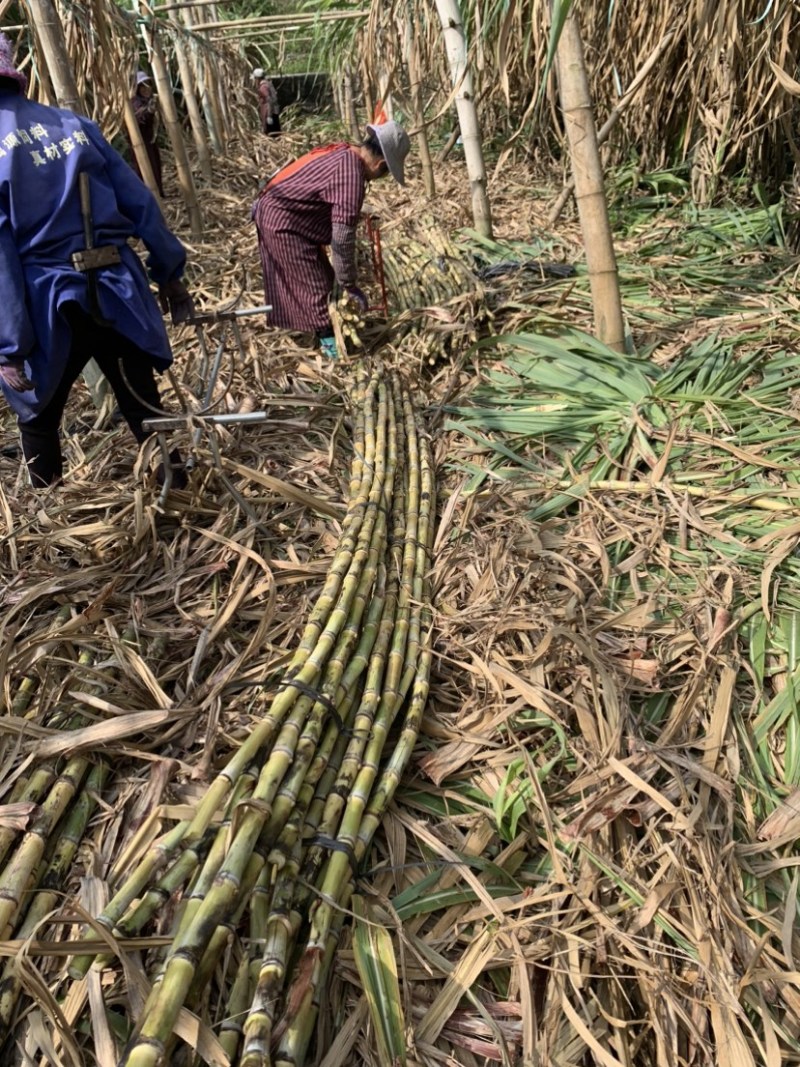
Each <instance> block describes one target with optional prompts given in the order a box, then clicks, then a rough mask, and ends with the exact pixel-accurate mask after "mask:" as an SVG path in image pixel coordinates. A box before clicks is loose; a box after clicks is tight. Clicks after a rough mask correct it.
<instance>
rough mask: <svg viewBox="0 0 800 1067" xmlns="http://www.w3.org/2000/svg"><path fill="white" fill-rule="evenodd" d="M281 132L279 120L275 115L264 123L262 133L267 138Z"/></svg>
mask: <svg viewBox="0 0 800 1067" xmlns="http://www.w3.org/2000/svg"><path fill="white" fill-rule="evenodd" d="M280 132H281V120H280V118H279V117H278V116H277V115H271V116H270V117H269V118H268V119H267V121H266V122H265V123H264V133H266V134H267V135H268V136H269V137H275V136H277V134H279V133H280Z"/></svg>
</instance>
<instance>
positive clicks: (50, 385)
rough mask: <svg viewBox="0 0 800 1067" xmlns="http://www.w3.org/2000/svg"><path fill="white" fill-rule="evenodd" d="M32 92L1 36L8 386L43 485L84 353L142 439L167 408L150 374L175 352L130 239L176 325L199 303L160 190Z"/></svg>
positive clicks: (0, 335)
mask: <svg viewBox="0 0 800 1067" xmlns="http://www.w3.org/2000/svg"><path fill="white" fill-rule="evenodd" d="M25 85H26V80H25V76H24V75H23V74H21V73H19V72H18V71H16V70H15V69H14V66H13V64H12V61H11V48H10V44H9V42H8V40H7V39H6V38H5V37H4V36H3V35H2V34H0V388H2V392H3V395H4V396H5V398H6V400H7V401H8V403H9V405H10V406H11V408H12V410H13V411H14V412H15V413H16V415H17V421H18V424H19V429H20V435H21V438H22V451H23V454H24V456H25V461H26V463H27V466H28V471H29V472H30V476H31V481H32V483H33V485H34V486H36V487H43V486H46V485H50V484H52V483H54V482H57V481H58V480H59V479H60V478H61V473H62V455H61V444H60V433H59V431H60V424H61V417H62V414H63V411H64V406H65V404H66V402H67V397H68V396H69V392H70V389H71V388H72V385H73V384H74V382H75V381H76V380H77V378H78V377H79V375H80V373H81V371H82V370H83V369H84V367H85V366H86V364H87V363H88V362H89V360H90V359H92V358H94V359H95V360H96V362H97V363H98V365H99V366H100V369H101V370H102V371H103V373H104V374H105V376H106V378H107V379H108V381H109V383H110V384H111V388H112V389H113V391H114V394H115V396H116V398H117V403H118V404H119V408H120V411H121V412H122V415H123V416H124V417H125V419H126V421H127V423H128V426H129V427H130V429H131V431H132V433H133V435H134V437H135V438H136V440H137V441H139V442H140V443H141V442H142V441H143V440H144V439H145V437H146V436H147V435H146V434H145V432H144V430H143V427H142V423H143V421H144V420H145V419H146V418H148V417H150V415H151V414H152V411H151V409H155V410H156V411H159V410H161V402H160V399H159V394H158V389H157V387H156V383H155V377H154V373H153V372H154V369H156V370H159V371H163V370H165V369H166V368H167V367H168V366H169V365H170V363H171V362H172V352H171V350H170V345H169V340H168V338H167V333H166V329H165V327H164V322H163V320H162V318H161V315H160V314H159V309H158V305H157V304H156V301H155V299H154V297H153V294H152V293H151V291H150V287H149V284H148V280H147V275H146V273H145V270H144V267H143V266H142V263H141V261H140V260H139V257H138V256H137V254H136V253H135V252H134V251H133V249H132V248H130V247H129V246H128V243H127V241H128V238H130V237H140V238H141V239H142V240H143V241H144V244H145V245H146V247H147V249H148V250H149V253H150V255H149V258H148V268H149V271H150V275H151V277H152V278H153V280H154V281H155V282H156V283H157V284H158V287H159V295H160V298H161V303H162V308H163V309H164V310H165V311H167V310H171V312H172V319H173V322H180V321H185V320H186V319H188V318H190V317H191V315H192V313H193V305H192V300H191V297H190V296H189V294H188V292H187V290H186V288H185V286H184V285H183V282H182V281H181V280H180V279H181V275H182V274H183V269H184V264H185V261H186V254H185V251H184V248H183V246H182V245H181V243H180V241H178V239H177V238H176V237H174V236H173V235H172V233H170V231H169V230H168V228H167V225H166V223H165V222H164V219H163V217H162V215H161V211H160V209H159V207H158V204H157V202H156V200H155V198H154V197H153V195H152V194H151V193H150V192H149V190H148V189H147V188H146V186H145V185H144V184H143V183H142V182H141V181H140V180H139V178H137V177H136V175H135V174H134V173H133V171H132V170H131V169H130V167H129V166H128V164H127V163H126V162H125V160H124V159H123V158H122V156H120V155H119V154H118V153H117V152H115V151H114V149H113V148H111V146H110V145H109V144H108V142H107V141H106V140H105V139H104V138H103V136H102V134H101V133H100V130H99V129H98V128H97V126H96V125H95V124H94V123H93V122H91V121H90V120H89V119H86V118H84V117H82V116H80V115H75V114H73V113H72V112H71V111H65V110H61V109H56V108H51V107H46V106H44V105H43V104H37V103H35V102H34V101H32V100H27V99H26V98H25V96H24V89H25ZM178 473H179V478H178V481H176V482H175V483H174V484H180V483H181V482H182V481H183V479H182V478H181V477H180V475H181V474H182V472H178Z"/></svg>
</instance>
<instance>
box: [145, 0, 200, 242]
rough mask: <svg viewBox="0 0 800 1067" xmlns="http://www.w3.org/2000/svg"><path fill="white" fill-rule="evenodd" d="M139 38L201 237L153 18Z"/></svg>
mask: <svg viewBox="0 0 800 1067" xmlns="http://www.w3.org/2000/svg"><path fill="white" fill-rule="evenodd" d="M135 3H136V7H137V10H139V11H140V12H141V11H142V10H144V11H148V7H147V5H146V4H143V3H141V0H135ZM142 37H143V38H144V42H145V45H146V46H147V51H148V55H149V57H150V65H151V66H152V68H153V77H154V79H155V83H156V88H157V90H158V102H159V105H160V107H161V114H162V115H163V117H164V126H165V128H166V131H167V136H168V137H169V141H170V144H171V145H172V152H173V154H174V156H175V166H176V168H177V172H178V185H179V186H180V188H181V193H182V194H183V199H184V202H185V204H186V210H187V212H188V214H189V226H190V228H191V232H192V237H194V238H200V237H202V236H203V218H202V215H201V214H200V204H199V201H198V199H197V190H196V189H195V186H194V179H193V178H192V169H191V167H190V165H189V157H188V155H187V154H186V144H185V143H184V140H183V133H182V132H181V124H180V119H179V118H178V111H177V108H176V107H175V99H174V97H173V95H172V86H171V85H170V83H169V72H168V70H167V62H166V59H165V58H164V50H163V48H162V45H161V39H160V37H159V35H158V28H157V26H156V24H155V21H154V20H152V19H151V20H150V21H149V23H145V24H143V25H142Z"/></svg>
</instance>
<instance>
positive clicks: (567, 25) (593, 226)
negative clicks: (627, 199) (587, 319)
mask: <svg viewBox="0 0 800 1067" xmlns="http://www.w3.org/2000/svg"><path fill="white" fill-rule="evenodd" d="M556 62H557V68H558V84H559V95H560V98H561V110H562V112H563V115H564V125H565V127H566V132H567V139H568V141H569V146H570V157H571V160H572V173H573V175H574V177H575V199H576V201H577V204H578V214H579V216H580V221H581V229H582V231H583V243H584V247H585V249H586V264H587V267H588V271H589V284H590V287H591V293H592V305H593V309H594V322H595V330H596V332H597V336H598V338H599V339H600V340H601V341H602V342H603V343H604V344H607V345H608V346H609V348H613V349H615V350H616V351H617V352H624V351H625V323H624V320H623V316H622V300H621V297H620V291H619V277H618V275H617V261H616V256H615V255H614V241H613V238H612V235H611V224H610V222H609V218H608V205H607V203H606V197H605V184H604V181H603V168H602V164H601V161H600V150H599V148H598V145H597V130H596V128H595V123H594V114H593V112H592V101H591V96H590V94H589V80H588V77H587V74H586V64H585V62H584V56H583V43H582V41H581V33H580V27H579V24H578V20H577V17H576V15H575V10H574V6H573V7H571V8H570V11H569V14H568V15H567V18H566V20H565V21H564V25H563V29H562V31H561V37H560V39H559V42H558V50H557V52H556Z"/></svg>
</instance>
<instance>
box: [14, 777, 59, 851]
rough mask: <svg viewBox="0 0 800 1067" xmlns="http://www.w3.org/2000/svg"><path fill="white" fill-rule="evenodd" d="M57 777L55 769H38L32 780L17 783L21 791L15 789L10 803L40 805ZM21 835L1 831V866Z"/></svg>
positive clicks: (15, 831) (17, 832)
mask: <svg viewBox="0 0 800 1067" xmlns="http://www.w3.org/2000/svg"><path fill="white" fill-rule="evenodd" d="M55 776H56V772H55V769H54V768H53V767H50V766H45V767H39V768H37V769H36V770H35V771H34V772H33V774H32V775H31V776H30V778H28V779H25V780H23V781H21V782H19V783H17V784H18V786H19V789H17V788H15V789H14V792H13V793H12V794H11V797H10V801H9V802H10V803H12V804H17V803H21V802H28V803H33V804H38V803H39V801H40V800H41V799H42V797H43V796H44V794H45V793H46V792H47V790H48V789H49V788H50V786H51V785H52V784H53V780H54V779H55ZM19 834H20V831H19V830H13V829H12V828H11V827H3V828H2V829H0V866H2V865H3V864H4V863H5V859H6V856H7V855H8V852H9V849H10V848H11V846H12V845H13V844H14V841H16V839H17V837H18V836H19Z"/></svg>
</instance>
